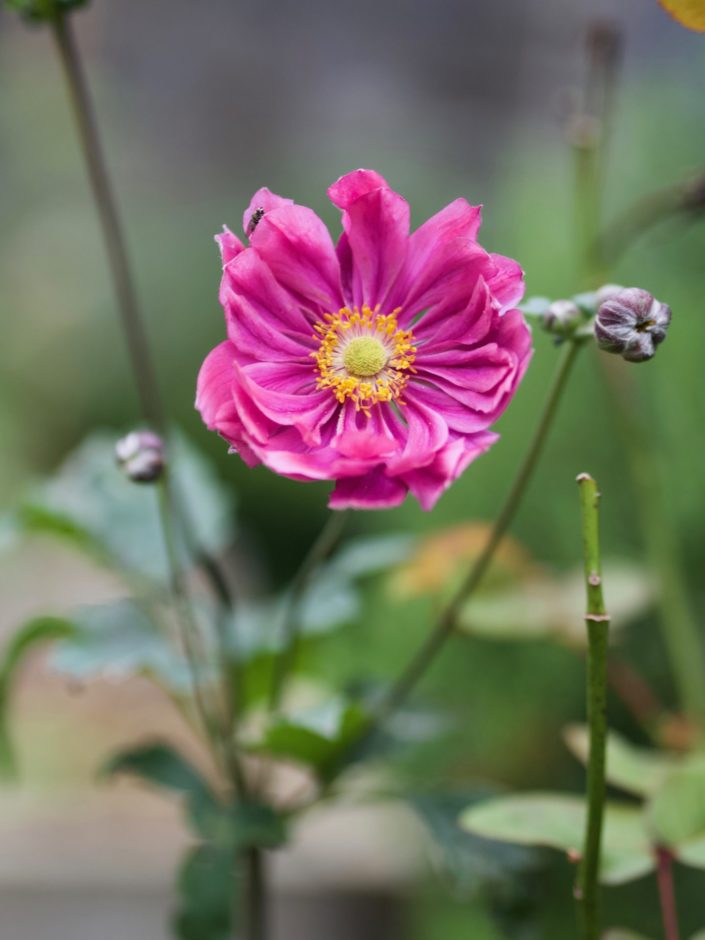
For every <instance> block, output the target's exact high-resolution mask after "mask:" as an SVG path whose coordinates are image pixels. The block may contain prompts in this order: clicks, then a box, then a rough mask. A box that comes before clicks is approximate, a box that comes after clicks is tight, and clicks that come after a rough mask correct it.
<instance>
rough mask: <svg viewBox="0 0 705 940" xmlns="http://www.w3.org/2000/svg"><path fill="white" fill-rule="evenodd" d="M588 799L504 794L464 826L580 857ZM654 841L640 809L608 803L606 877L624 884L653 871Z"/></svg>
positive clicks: (472, 811)
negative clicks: (586, 800) (648, 833)
mask: <svg viewBox="0 0 705 940" xmlns="http://www.w3.org/2000/svg"><path fill="white" fill-rule="evenodd" d="M585 811H586V810H585V801H584V800H583V799H582V798H581V797H574V796H566V795H564V794H559V793H528V794H514V795H510V796H500V797H495V798H494V799H491V800H488V801H486V802H483V803H480V804H479V805H478V806H474V807H470V808H469V809H467V810H466V811H465V812H464V813H463V814H462V816H461V820H460V824H461V826H463V827H464V828H465V829H467V830H468V832H472V833H475V834H476V835H479V836H484V837H485V838H488V839H501V840H503V841H506V842H512V843H516V844H518V845H535V846H545V847H548V848H553V849H559V850H562V851H564V852H566V853H567V854H568V855H569V857H570V858H572V859H577V858H578V857H579V856H580V852H581V851H582V843H583V833H584V828H585ZM653 867H654V861H653V857H652V853H651V845H650V842H649V839H648V837H647V834H646V831H645V829H644V825H643V818H642V814H641V812H640V810H639V809H638V808H637V807H633V806H629V805H626V804H614V803H612V804H610V803H608V804H607V805H606V807H605V828H604V832H603V843H602V859H601V866H600V880H601V881H602V882H603V883H604V884H622V883H624V882H627V881H631V880H633V879H634V878H639V877H641V876H642V875H645V874H647V873H648V872H650V871H652V870H653Z"/></svg>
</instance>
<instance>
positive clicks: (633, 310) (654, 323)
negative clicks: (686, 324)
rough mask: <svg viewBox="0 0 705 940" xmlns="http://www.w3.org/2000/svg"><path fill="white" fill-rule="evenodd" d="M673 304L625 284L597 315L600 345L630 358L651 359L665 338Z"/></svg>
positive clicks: (596, 326)
mask: <svg viewBox="0 0 705 940" xmlns="http://www.w3.org/2000/svg"><path fill="white" fill-rule="evenodd" d="M670 322H671V308H670V307H669V306H668V305H667V304H662V303H661V302H660V301H658V300H656V298H655V297H654V296H653V295H652V294H650V293H649V292H648V291H646V290H641V288H639V287H625V288H622V289H621V290H620V291H618V292H616V293H613V294H612V295H611V296H609V297H607V299H606V300H604V301H603V302H602V303H601V304H600V307H599V309H598V311H597V316H596V317H595V338H596V340H597V345H598V346H599V347H600V349H604V350H605V352H611V353H617V354H619V355H620V356H621V357H622V358H623V359H626V360H627V361H628V362H646V360H647V359H651V358H652V357H653V356H654V354H655V352H656V347H657V346H658V345H659V343H662V342H663V341H664V339H665V338H666V333H667V331H668V326H669V324H670Z"/></svg>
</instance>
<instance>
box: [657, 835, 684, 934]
mask: <svg viewBox="0 0 705 940" xmlns="http://www.w3.org/2000/svg"><path fill="white" fill-rule="evenodd" d="M656 865H657V867H656V879H657V881H658V894H659V901H660V902H661V915H662V917H663V929H664V934H665V940H679V938H680V931H679V928H678V909H677V907H676V892H675V889H674V886H673V856H672V855H671V853H670V852H669V851H668V849H663V848H658V849H656Z"/></svg>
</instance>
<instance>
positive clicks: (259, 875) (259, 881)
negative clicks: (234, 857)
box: [242, 848, 269, 940]
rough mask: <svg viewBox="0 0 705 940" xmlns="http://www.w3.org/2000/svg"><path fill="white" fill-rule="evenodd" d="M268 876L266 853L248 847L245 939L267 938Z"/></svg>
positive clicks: (244, 905) (244, 907) (244, 910)
mask: <svg viewBox="0 0 705 940" xmlns="http://www.w3.org/2000/svg"><path fill="white" fill-rule="evenodd" d="M266 888H267V877H266V865H265V857H264V853H263V851H262V850H261V849H256V848H251V849H248V851H247V854H246V856H245V891H244V898H243V911H242V920H243V936H244V938H245V940H267V936H268V933H269V930H268V917H267V914H268V911H267V890H266Z"/></svg>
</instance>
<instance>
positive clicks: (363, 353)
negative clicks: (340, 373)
mask: <svg viewBox="0 0 705 940" xmlns="http://www.w3.org/2000/svg"><path fill="white" fill-rule="evenodd" d="M388 358H389V353H388V352H387V350H386V349H385V347H384V345H383V344H382V343H381V342H380V341H379V340H378V339H376V338H375V337H374V336H356V337H355V338H354V339H351V340H350V342H349V343H348V344H347V346H346V347H345V351H344V352H343V365H344V366H345V368H346V369H347V371H348V373H349V374H350V375H354V376H356V377H358V378H369V377H370V376H372V375H377V373H378V372H381V371H382V369H383V368H384V367H385V366H386V364H387V360H388Z"/></svg>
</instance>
